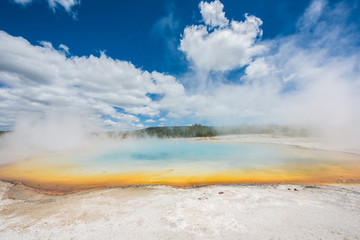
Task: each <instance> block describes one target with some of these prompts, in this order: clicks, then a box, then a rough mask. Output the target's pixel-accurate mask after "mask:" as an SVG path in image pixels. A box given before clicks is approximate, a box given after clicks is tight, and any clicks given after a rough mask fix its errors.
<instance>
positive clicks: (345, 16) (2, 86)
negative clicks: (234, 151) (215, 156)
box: [0, 0, 360, 130]
mask: <svg viewBox="0 0 360 240" xmlns="http://www.w3.org/2000/svg"><path fill="white" fill-rule="evenodd" d="M359 16H360V10H359V2H358V1H326V0H314V1H308V0H303V1H292V0H288V1H285V0H283V1H280V0H242V1H237V0H236V1H235V0H222V1H219V0H215V1H204V2H202V1H194V0H186V1H184V0H154V1H148V0H143V1H140V0H134V1H113V0H109V1H94V0H82V1H76V0H2V1H1V2H0V128H1V129H13V128H14V126H15V123H16V122H17V121H18V120H19V119H23V118H36V116H40V117H45V116H47V115H49V114H50V115H51V114H54V113H59V112H60V113H61V114H70V115H76V116H78V117H79V118H81V119H82V120H83V121H88V122H93V123H96V124H98V125H101V126H102V127H103V128H104V129H115V130H123V129H137V128H143V127H148V126H162V125H189V124H193V123H202V124H207V125H239V124H243V123H248V124H263V123H265V124H268V123H278V124H298V125H324V122H326V124H329V126H331V127H333V126H335V127H342V126H344V125H351V124H353V123H356V122H357V121H358V120H359V119H360V117H359V116H360V110H359V107H358V106H359V104H360V101H359V98H360V90H359V89H360V78H359V76H360V74H359V72H360V65H359V63H360V61H359V60H360V59H359V58H360V51H359V44H360V37H359V32H360V17H359Z"/></svg>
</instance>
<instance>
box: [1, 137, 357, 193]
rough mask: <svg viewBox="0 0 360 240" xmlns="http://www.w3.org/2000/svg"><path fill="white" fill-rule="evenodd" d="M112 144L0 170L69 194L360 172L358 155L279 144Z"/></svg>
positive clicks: (303, 180) (317, 178)
mask: <svg viewBox="0 0 360 240" xmlns="http://www.w3.org/2000/svg"><path fill="white" fill-rule="evenodd" d="M109 145H110V146H109ZM109 145H108V146H101V147H99V146H97V147H94V146H93V147H91V148H87V149H83V150H76V151H73V152H68V153H62V154H61V153H54V154H51V153H48V154H43V155H39V156H37V157H33V158H30V159H26V160H22V161H17V162H14V163H10V164H7V165H4V166H2V167H1V168H0V177H1V178H2V179H5V180H11V181H14V180H17V181H21V182H23V183H24V184H25V185H28V186H32V187H39V188H43V189H48V190H53V191H58V192H68V191H75V190H80V189H87V188H95V187H111V186H129V185H157V184H165V185H171V186H177V187H189V186H194V185H195V186H199V185H208V184H249V183H250V184H254V183H300V184H309V183H310V184H327V183H336V181H339V179H342V178H344V179H356V178H358V173H359V170H360V161H359V160H360V157H359V156H358V155H355V154H346V153H340V152H330V151H320V150H309V149H303V148H299V147H293V146H286V145H276V144H244V143H242V144H240V143H224V142H216V141H212V140H197V139H189V140H184V139H165V140H161V139H156V138H151V139H140V140H139V139H137V140H131V139H125V140H122V141H121V142H117V143H116V144H109Z"/></svg>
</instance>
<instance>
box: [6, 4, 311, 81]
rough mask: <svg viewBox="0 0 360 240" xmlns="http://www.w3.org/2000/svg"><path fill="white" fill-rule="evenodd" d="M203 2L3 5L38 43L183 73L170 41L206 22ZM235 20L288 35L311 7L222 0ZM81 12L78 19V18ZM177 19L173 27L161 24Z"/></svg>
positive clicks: (9, 18)
mask: <svg viewBox="0 0 360 240" xmlns="http://www.w3.org/2000/svg"><path fill="white" fill-rule="evenodd" d="M199 2H200V1H193V0H187V1H181V0H180V1H179V0H177V1H176V0H174V1H171V0H156V1H103V2H102V3H101V4H99V3H98V1H85V0H83V1H81V3H80V4H78V5H74V7H73V8H72V9H73V10H72V11H73V12H74V13H68V12H66V10H65V9H64V8H63V7H61V6H58V7H56V8H55V9H54V10H52V9H49V8H50V7H49V5H48V4H47V3H46V1H33V2H32V3H30V4H27V5H25V6H23V5H21V4H20V5H19V4H16V3H14V2H13V1H11V0H4V1H1V3H0V27H1V29H2V30H3V31H6V32H7V33H9V34H11V35H14V36H22V37H24V38H25V39H27V40H28V41H30V42H31V43H33V44H36V43H37V42H38V41H49V42H51V43H52V44H53V45H55V46H56V45H59V44H61V43H62V44H65V45H67V46H69V47H70V49H71V53H72V54H74V55H80V56H81V55H90V54H97V53H98V52H99V51H106V53H107V55H108V56H111V57H112V58H116V59H121V60H127V61H131V62H132V63H133V64H134V65H135V66H137V67H143V68H144V69H146V70H148V71H153V70H156V71H160V72H167V73H172V74H173V73H176V74H179V73H181V72H183V71H185V70H186V68H187V63H186V61H184V59H183V56H182V55H181V54H180V53H179V52H178V53H176V52H175V53H174V52H173V49H171V48H170V49H169V47H168V45H167V44H166V42H167V40H168V39H171V41H173V42H171V44H172V45H173V46H175V47H176V46H178V45H179V41H180V35H181V34H182V32H183V30H184V28H185V27H186V26H187V25H191V24H194V23H196V22H198V21H201V14H200V12H199V11H198V5H199ZM222 2H223V4H224V5H225V11H226V14H227V17H228V18H229V19H232V18H234V19H238V20H242V19H243V15H244V13H249V14H252V15H255V16H257V17H259V18H261V19H262V20H263V22H264V24H263V26H262V29H263V31H264V33H263V39H267V38H274V37H276V36H278V35H288V34H292V33H294V32H295V31H296V28H295V27H296V26H295V25H296V21H297V19H298V18H299V17H300V16H301V14H302V13H303V12H304V10H305V9H306V7H307V6H308V5H309V2H310V1H308V0H303V1H279V0H278V1H267V0H256V1H254V0H251V1H250V0H247V1H229V0H227V1H226V0H225V1H222ZM73 14H75V15H76V19H74V18H73V17H72V16H73ZM169 16H172V17H171V21H173V25H174V26H173V27H172V28H171V27H169V26H166V25H165V26H164V25H161V24H159V22H161V20H162V19H164V18H167V17H169Z"/></svg>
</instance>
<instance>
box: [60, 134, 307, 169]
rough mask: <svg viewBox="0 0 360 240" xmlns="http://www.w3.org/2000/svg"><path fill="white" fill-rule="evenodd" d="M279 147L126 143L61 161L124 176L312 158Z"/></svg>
mask: <svg viewBox="0 0 360 240" xmlns="http://www.w3.org/2000/svg"><path fill="white" fill-rule="evenodd" d="M293 150H295V149H294V148H291V147H284V146H277V145H264V144H262V145H260V144H258V145H256V144H255V145H254V144H230V143H209V142H202V141H186V140H158V139H151V140H137V141H125V142H122V143H119V144H118V145H116V146H112V147H109V148H105V149H95V150H92V151H90V152H86V153H80V154H72V155H70V156H65V157H59V158H57V160H58V161H69V162H73V163H77V164H78V165H80V166H81V167H82V168H84V169H92V170H93V171H99V172H101V171H106V172H121V171H142V170H161V169H171V168H202V169H219V170H227V169H232V168H246V167H261V166H271V165H277V164H281V163H283V162H284V161H299V160H300V161H305V160H306V159H309V158H304V157H301V156H299V154H298V153H292V151H293Z"/></svg>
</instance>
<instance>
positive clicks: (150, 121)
mask: <svg viewBox="0 0 360 240" xmlns="http://www.w3.org/2000/svg"><path fill="white" fill-rule="evenodd" d="M145 122H146V123H154V122H156V121H155V120H154V119H148V120H146V121H145Z"/></svg>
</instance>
